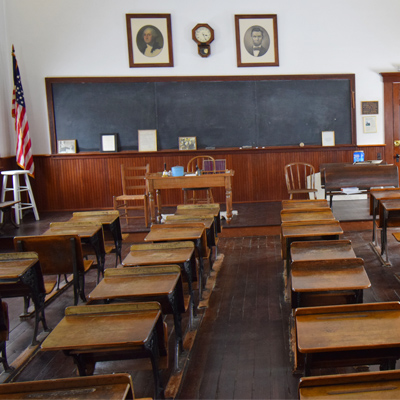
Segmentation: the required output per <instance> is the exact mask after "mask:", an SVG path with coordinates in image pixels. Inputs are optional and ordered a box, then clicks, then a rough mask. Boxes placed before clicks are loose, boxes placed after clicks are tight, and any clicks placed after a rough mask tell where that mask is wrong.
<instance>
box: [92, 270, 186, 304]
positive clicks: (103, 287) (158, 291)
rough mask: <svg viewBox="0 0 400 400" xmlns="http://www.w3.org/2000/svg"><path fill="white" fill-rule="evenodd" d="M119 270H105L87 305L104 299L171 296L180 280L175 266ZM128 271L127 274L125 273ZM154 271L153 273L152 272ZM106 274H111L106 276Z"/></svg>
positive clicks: (178, 271)
mask: <svg viewBox="0 0 400 400" xmlns="http://www.w3.org/2000/svg"><path fill="white" fill-rule="evenodd" d="M164 267H165V268H163V266H158V267H141V268H140V267H138V268H123V269H122V268H120V269H118V268H117V269H113V270H112V271H110V270H106V275H105V277H104V279H103V280H102V281H100V283H99V284H98V285H97V286H96V287H95V288H94V289H93V291H92V292H91V293H90V294H89V296H88V303H90V302H93V301H99V300H106V299H117V298H118V299H121V298H131V297H133V296H134V297H138V298H140V297H143V298H146V297H148V296H149V295H150V294H151V296H152V297H153V296H168V295H170V294H172V293H173V292H174V290H175V288H176V286H177V284H178V282H179V279H180V276H181V274H180V268H179V266H176V269H173V268H172V266H171V267H170V266H164ZM127 270H129V272H127ZM153 271H154V272H153ZM107 272H113V273H112V274H108V273H107Z"/></svg>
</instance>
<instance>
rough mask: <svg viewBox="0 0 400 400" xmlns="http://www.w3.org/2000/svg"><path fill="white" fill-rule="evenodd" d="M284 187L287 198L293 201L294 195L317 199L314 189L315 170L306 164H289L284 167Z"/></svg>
mask: <svg viewBox="0 0 400 400" xmlns="http://www.w3.org/2000/svg"><path fill="white" fill-rule="evenodd" d="M285 178H286V187H287V191H288V193H289V198H290V199H293V195H296V194H308V195H309V196H310V194H311V193H312V194H313V195H314V199H316V198H317V195H316V193H317V189H316V188H315V169H314V167H313V166H312V165H311V164H307V163H302V162H298V163H291V164H287V165H286V166H285Z"/></svg>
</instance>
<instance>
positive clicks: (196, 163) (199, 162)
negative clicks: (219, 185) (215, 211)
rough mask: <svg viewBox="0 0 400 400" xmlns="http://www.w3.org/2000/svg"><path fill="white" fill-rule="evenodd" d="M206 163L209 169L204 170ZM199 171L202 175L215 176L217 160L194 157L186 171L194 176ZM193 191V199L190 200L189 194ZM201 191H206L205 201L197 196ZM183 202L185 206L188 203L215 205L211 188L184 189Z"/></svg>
mask: <svg viewBox="0 0 400 400" xmlns="http://www.w3.org/2000/svg"><path fill="white" fill-rule="evenodd" d="M204 161H206V162H207V168H204ZM197 169H199V170H201V173H202V174H215V173H216V169H215V160H214V158H213V157H211V156H196V157H193V158H192V159H191V160H189V162H188V164H187V168H186V171H187V172H188V173H189V174H194V173H196V171H197ZM189 191H191V192H192V197H191V198H190V199H188V197H187V193H188V192H189ZM200 191H204V192H205V193H206V197H205V199H204V198H203V199H202V198H199V197H198V196H197V194H198V193H199V192H200ZM183 201H184V203H185V204H187V203H188V202H191V203H193V204H195V203H199V202H203V203H208V204H209V203H214V198H213V195H212V192H211V188H209V187H205V188H185V189H183Z"/></svg>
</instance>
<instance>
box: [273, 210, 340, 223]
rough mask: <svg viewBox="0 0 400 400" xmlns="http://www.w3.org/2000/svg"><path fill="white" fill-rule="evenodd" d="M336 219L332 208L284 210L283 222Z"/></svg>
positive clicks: (282, 213)
mask: <svg viewBox="0 0 400 400" xmlns="http://www.w3.org/2000/svg"><path fill="white" fill-rule="evenodd" d="M329 220H335V216H334V215H333V212H332V210H331V209H330V208H329V209H320V210H282V211H281V221H282V222H292V221H293V222H295V221H304V222H305V221H329Z"/></svg>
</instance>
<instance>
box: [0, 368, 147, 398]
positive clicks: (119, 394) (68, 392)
mask: <svg viewBox="0 0 400 400" xmlns="http://www.w3.org/2000/svg"><path fill="white" fill-rule="evenodd" d="M72 397H73V398H74V400H100V399H109V400H110V399H112V400H134V399H135V395H134V391H133V383H132V378H131V376H130V375H129V374H111V375H96V376H84V377H76V378H62V379H49V380H43V381H29V382H13V383H3V384H2V385H0V400H10V399H15V400H23V399H49V400H50V399H71V398H72ZM138 400H139V399H138ZM147 400H150V399H147Z"/></svg>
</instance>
